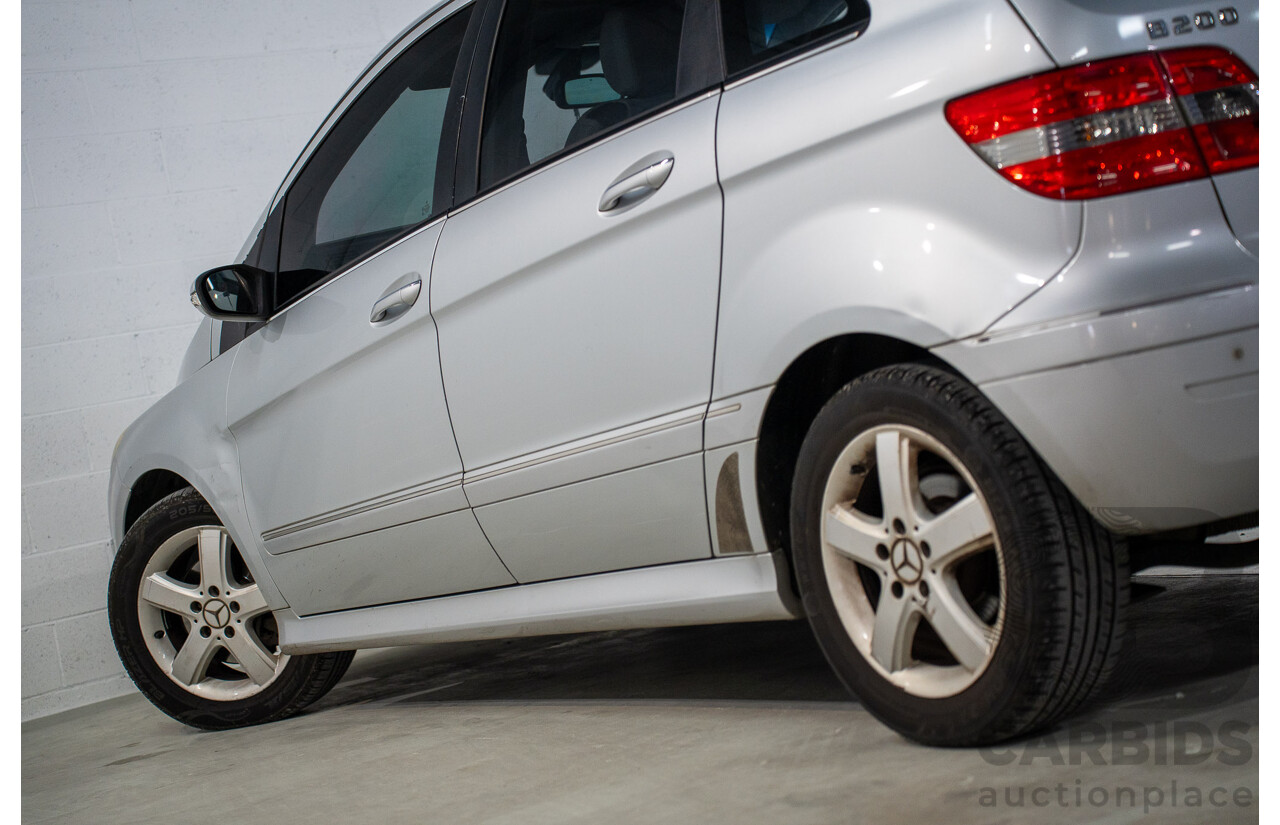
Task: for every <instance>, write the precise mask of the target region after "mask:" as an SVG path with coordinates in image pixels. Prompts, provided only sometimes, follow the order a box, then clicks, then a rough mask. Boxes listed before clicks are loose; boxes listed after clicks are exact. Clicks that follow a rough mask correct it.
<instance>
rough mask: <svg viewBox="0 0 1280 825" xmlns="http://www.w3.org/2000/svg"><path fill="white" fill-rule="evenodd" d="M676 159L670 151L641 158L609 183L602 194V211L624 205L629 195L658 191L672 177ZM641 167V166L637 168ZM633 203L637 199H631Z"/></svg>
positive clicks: (608, 210)
mask: <svg viewBox="0 0 1280 825" xmlns="http://www.w3.org/2000/svg"><path fill="white" fill-rule="evenodd" d="M675 165H676V159H675V156H674V155H672V154H671V153H670V152H655V153H654V154H652V155H649V156H647V157H644V158H641V159H640V160H639V161H638V162H636V163H635V164H633V165H632V166H631V167H630V168H628V169H627V171H625V172H623V173H622V174H621V175H619V176H618V177H617V179H616V180H614V182H613V183H611V184H609V186H608V188H607V189H605V190H604V194H603V195H601V196H600V211H601V212H610V211H612V210H614V209H617V208H618V207H619V206H621V205H622V202H623V199H624V198H626V197H627V196H629V195H646V196H647V195H649V194H652V193H653V192H656V191H658V189H659V188H660V187H661V186H662V184H664V183H666V182H667V178H669V177H671V170H672V169H673V168H675ZM636 167H639V168H636ZM631 202H632V203H634V202H635V199H632V200H631Z"/></svg>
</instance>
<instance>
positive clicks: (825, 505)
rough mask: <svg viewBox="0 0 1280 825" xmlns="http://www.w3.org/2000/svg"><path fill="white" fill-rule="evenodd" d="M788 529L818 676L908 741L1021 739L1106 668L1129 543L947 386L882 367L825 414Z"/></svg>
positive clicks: (969, 395)
mask: <svg viewBox="0 0 1280 825" xmlns="http://www.w3.org/2000/svg"><path fill="white" fill-rule="evenodd" d="M791 523H792V545H793V547H792V549H793V558H794V562H795V568H796V577H797V582H798V584H799V587H800V591H801V595H802V597H803V600H804V606H805V611H806V613H807V614H808V617H809V620H810V623H811V625H812V626H813V628H814V631H815V634H816V635H817V637H818V641H819V643H820V644H821V646H822V648H823V651H824V652H825V653H826V655H827V658H828V660H829V661H830V662H831V664H832V666H833V667H834V669H835V670H836V672H837V674H838V675H839V676H840V677H841V679H842V680H843V681H844V682H845V683H846V685H848V687H849V688H850V689H851V690H852V691H853V692H854V693H855V694H857V696H858V697H859V698H860V699H861V700H862V702H863V703H864V704H865V705H866V707H867V708H868V710H870V711H871V712H872V713H873V714H875V715H876V716H877V717H878V718H880V719H881V720H883V721H884V722H886V723H887V724H888V725H890V726H891V727H893V728H894V729H896V730H898V731H899V732H901V733H902V734H904V735H906V736H908V737H910V738H912V739H916V740H918V741H921V742H924V743H927V744H935V745H975V744H985V743H992V742H996V741H999V740H1002V739H1007V738H1010V737H1013V736H1017V735H1020V734H1025V733H1029V732H1030V731H1032V730H1034V729H1037V728H1041V727H1044V726H1046V725H1049V724H1051V723H1052V722H1054V721H1056V720H1057V719H1059V718H1061V717H1062V716H1063V715H1065V714H1067V713H1070V712H1072V711H1073V710H1075V709H1077V708H1079V707H1080V706H1081V705H1082V704H1083V703H1085V702H1086V701H1088V700H1089V699H1090V698H1091V697H1092V696H1093V695H1094V694H1095V693H1096V691H1097V688H1098V687H1099V686H1100V685H1101V684H1102V683H1103V682H1104V681H1105V679H1106V677H1107V676H1108V674H1109V672H1110V670H1111V668H1112V667H1113V665H1114V662H1115V659H1116V656H1117V654H1118V651H1119V639H1120V636H1121V634H1122V630H1123V627H1122V615H1123V608H1124V606H1125V603H1126V601H1127V592H1128V591H1127V580H1126V578H1127V573H1126V556H1125V548H1124V546H1123V544H1121V543H1119V542H1118V541H1116V540H1115V539H1114V537H1112V536H1111V534H1110V533H1108V532H1107V531H1106V530H1105V529H1103V528H1102V527H1101V526H1099V525H1098V524H1097V523H1096V522H1094V521H1093V519H1091V518H1090V517H1089V515H1088V514H1087V513H1086V512H1084V510H1083V508H1081V507H1080V505H1079V504H1078V503H1077V502H1076V501H1075V499H1074V498H1072V497H1071V495H1070V493H1068V492H1067V491H1066V490H1065V489H1064V488H1063V487H1062V485H1061V483H1060V482H1058V481H1057V479H1056V478H1055V477H1054V476H1053V474H1052V472H1051V471H1049V470H1048V468H1046V467H1045V466H1044V465H1043V463H1042V462H1041V461H1040V460H1039V459H1038V458H1037V457H1036V455H1035V454H1034V453H1033V452H1032V450H1031V449H1030V447H1029V446H1028V445H1027V444H1026V442H1025V441H1024V440H1023V439H1022V438H1021V436H1020V435H1019V434H1018V433H1017V431H1016V430H1014V428H1013V427H1012V425H1010V424H1009V422H1008V421H1007V420H1006V419H1004V417H1003V416H1002V415H1001V414H1000V413H999V412H998V411H997V410H996V409H995V408H994V407H992V406H991V404H990V403H989V402H987V401H986V399H985V398H983V397H982V395H981V394H980V393H979V392H978V391H977V390H976V389H975V388H974V387H973V386H971V385H970V384H968V383H966V382H964V381H963V380H962V379H960V378H957V377H956V376H954V375H951V374H949V373H945V372H942V371H941V370H937V369H933V368H930V367H922V366H915V365H911V366H898V367H888V368H884V369H881V370H877V371H875V372H872V373H870V374H868V375H865V376H863V377H862V378H859V379H858V380H856V381H854V382H852V383H850V384H849V385H847V386H846V387H845V388H844V389H842V390H841V391H840V392H839V393H838V394H837V395H836V396H835V397H834V398H832V399H831V401H830V402H828V404H827V405H826V406H825V407H824V408H823V409H822V411H821V412H820V413H819V414H818V417H817V418H816V419H815V420H814V422H813V424H812V426H811V428H810V430H809V433H808V435H807V436H806V438H805V442H804V445H803V447H802V448H801V452H800V457H799V460H798V463H797V467H796V477H795V482H794V486H793V497H792V517H791Z"/></svg>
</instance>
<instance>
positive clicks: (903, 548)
mask: <svg viewBox="0 0 1280 825" xmlns="http://www.w3.org/2000/svg"><path fill="white" fill-rule="evenodd" d="M889 562H890V564H892V565H893V573H894V575H896V576H897V577H898V581H900V582H902V583H903V584H915V583H916V582H918V581H920V577H921V576H923V575H924V556H922V555H921V554H920V548H919V547H916V545H915V542H913V541H911V540H910V539H898V540H897V541H895V542H894V543H893V549H892V550H891V551H890V554H889Z"/></svg>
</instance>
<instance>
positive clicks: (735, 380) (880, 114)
mask: <svg viewBox="0 0 1280 825" xmlns="http://www.w3.org/2000/svg"><path fill="white" fill-rule="evenodd" d="M904 54H911V55H914V56H915V57H914V58H912V59H909V60H908V59H904V58H903V55H904ZM1052 65H1053V64H1052V62H1051V61H1050V60H1049V59H1048V57H1047V56H1046V55H1045V54H1044V52H1043V51H1042V50H1041V48H1040V47H1039V45H1038V44H1036V42H1035V40H1034V38H1032V37H1031V36H1030V34H1029V33H1028V32H1027V30H1026V27H1025V26H1024V25H1023V24H1022V22H1021V21H1020V20H1019V19H1018V17H1017V15H1016V14H1014V13H1013V11H1012V10H1011V9H1010V8H1009V6H1008V5H1007V4H1006V3H1003V2H983V3H961V2H942V3H938V2H903V3H897V2H895V3H881V4H876V6H875V9H874V11H873V17H872V21H871V25H870V27H869V28H868V29H867V31H866V33H865V34H864V35H862V36H861V37H860V38H858V39H857V40H856V41H854V42H852V43H846V44H845V45H841V46H835V47H832V48H829V49H826V50H820V51H818V52H817V53H813V54H809V55H806V56H804V57H803V58H801V59H799V60H798V61H796V62H795V63H793V64H782V67H781V68H775V69H771V70H766V71H765V72H764V73H763V74H761V75H758V76H748V77H747V78H745V79H743V80H741V81H738V82H735V83H731V84H730V85H729V87H728V88H727V89H726V91H725V93H724V99H723V101H722V103H721V107H720V121H719V126H718V130H717V152H718V161H719V165H720V177H721V185H722V186H723V188H724V195H725V227H724V250H725V251H724V267H723V282H722V291H721V309H720V322H719V336H718V341H717V348H716V375H715V394H714V397H715V398H717V399H719V398H724V397H727V396H729V395H734V394H736V393H740V392H744V391H747V390H751V389H754V388H756V387H761V386H767V385H770V384H772V383H774V382H775V381H776V380H777V379H778V377H779V376H780V375H781V374H782V372H783V370H784V369H785V368H786V367H787V365H788V364H790V363H791V361H792V360H793V359H795V358H796V357H797V356H798V355H800V354H801V353H802V352H804V351H805V350H806V349H808V348H809V347H810V346H812V345H813V344H816V343H818V342H820V341H822V340H824V339H826V338H829V337H832V336H834V335H839V334H843V333H847V332H851V331H859V332H873V333H880V334H883V335H887V336H890V337H895V338H898V339H901V340H905V341H908V342H910V343H914V344H916V345H918V346H922V347H929V346H933V345H936V344H939V343H941V342H943V341H947V340H951V339H954V338H961V337H964V336H966V335H970V334H973V333H975V332H978V331H980V330H982V329H984V328H985V327H986V326H987V325H988V324H990V323H991V322H992V321H993V320H995V319H996V318H997V317H999V316H1000V315H1001V314H1002V313H1004V312H1007V311H1008V310H1009V309H1011V308H1012V307H1014V306H1015V305H1017V304H1018V302H1020V301H1021V300H1022V299H1024V298H1025V297H1026V296H1027V295H1029V294H1031V293H1032V292H1033V291H1034V290H1035V289H1036V288H1037V287H1039V286H1040V285H1042V284H1043V283H1044V282H1045V281H1047V280H1048V279H1049V278H1051V277H1053V275H1055V274H1056V273H1057V272H1058V270H1060V269H1061V268H1062V266H1063V265H1065V264H1066V262H1067V261H1068V260H1069V259H1070V257H1071V255H1072V253H1073V252H1074V250H1075V248H1076V244H1077V242H1078V240H1079V234H1080V214H1081V207H1080V205H1079V204H1074V203H1063V202H1057V201H1051V200H1048V199H1045V198H1040V197H1037V196H1035V195H1031V194H1029V193H1027V192H1025V191H1022V190H1020V189H1018V188H1017V187H1014V186H1013V185H1011V184H1009V183H1007V182H1005V181H1004V180H1003V179H1002V178H1000V176H999V175H996V174H994V173H992V171H991V170H990V169H989V168H987V167H986V165H985V164H983V163H981V162H978V161H977V160H976V158H975V156H974V153H973V152H972V151H971V150H970V149H969V148H968V147H967V146H966V145H965V144H964V143H963V142H962V141H961V140H960V139H959V138H958V137H957V135H956V134H955V132H954V131H953V130H952V129H951V128H950V127H949V126H948V125H947V122H946V120H945V118H944V117H943V114H942V108H943V106H944V104H945V103H946V101H947V100H948V99H950V98H951V97H954V96H956V95H959V94H963V93H965V92H969V91H972V90H974V89H977V88H982V87H984V86H989V85H991V84H993V83H997V82H999V81H1002V80H1006V79H1009V78H1014V77H1018V76H1021V75H1026V74H1032V73H1034V72H1037V71H1043V70H1045V69H1048V68H1051V67H1052ZM978 204H981V207H982V208H981V209H978V208H976V205H978Z"/></svg>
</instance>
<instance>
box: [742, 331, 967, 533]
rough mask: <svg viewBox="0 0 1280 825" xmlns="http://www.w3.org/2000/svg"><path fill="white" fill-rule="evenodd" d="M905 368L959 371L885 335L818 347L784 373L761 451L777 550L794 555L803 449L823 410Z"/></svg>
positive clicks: (763, 510)
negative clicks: (795, 483) (794, 489)
mask: <svg viewBox="0 0 1280 825" xmlns="http://www.w3.org/2000/svg"><path fill="white" fill-rule="evenodd" d="M902 363H918V364H930V365H933V366H936V367H940V368H942V369H945V370H948V371H949V372H954V371H955V370H954V369H952V367H950V366H949V365H948V364H946V363H944V362H942V361H941V360H939V359H938V358H936V357H935V356H933V355H932V354H931V353H930V352H929V351H928V350H925V349H922V348H920V347H918V346H915V345H914V344H909V343H907V342H905V341H900V340H898V339H896V338H888V337H885V336H883V335H872V334H854V335H842V336H840V337H838V338H829V339H827V340H826V341H823V342H822V343H820V344H815V345H814V346H813V347H811V348H809V349H808V350H807V351H806V352H805V353H804V354H803V355H801V356H800V357H799V358H797V359H796V360H795V361H793V362H791V366H789V367H787V369H786V371H785V372H783V373H782V377H781V378H779V379H778V383H777V386H776V387H775V388H774V390H773V395H771V396H770V397H769V403H768V405H767V406H766V407H765V411H764V417H763V418H762V419H761V423H760V440H759V442H758V444H757V446H756V492H757V494H758V496H759V500H760V518H761V520H762V522H763V526H764V532H765V538H766V540H767V541H768V543H769V547H770V548H771V549H775V550H777V549H782V550H786V551H787V552H790V548H791V482H792V476H794V475H795V469H796V457H797V456H798V455H799V454H800V445H801V444H802V443H803V442H804V437H805V434H806V433H808V432H809V425H810V424H812V423H813V419H814V418H815V417H817V415H818V411H819V410H821V409H822V407H823V405H824V404H826V403H827V401H828V400H829V399H830V398H831V396H833V395H835V394H836V392H837V391H838V390H839V389H840V388H841V387H843V386H844V385H845V384H848V383H849V382H850V381H852V380H853V379H855V378H857V377H858V376H860V375H863V374H865V373H868V372H870V371H871V370H874V369H877V368H879V367H884V366H888V365H889V364H902Z"/></svg>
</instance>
